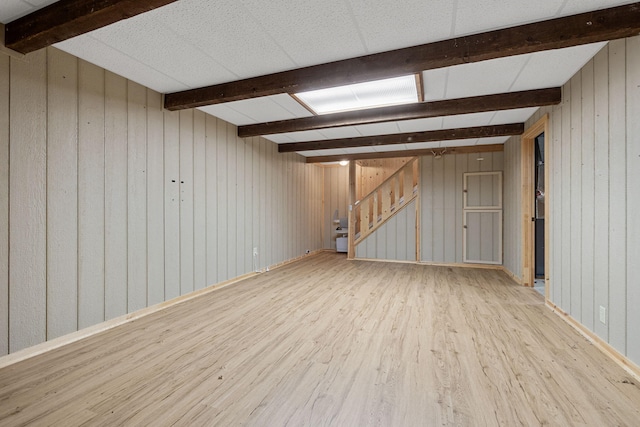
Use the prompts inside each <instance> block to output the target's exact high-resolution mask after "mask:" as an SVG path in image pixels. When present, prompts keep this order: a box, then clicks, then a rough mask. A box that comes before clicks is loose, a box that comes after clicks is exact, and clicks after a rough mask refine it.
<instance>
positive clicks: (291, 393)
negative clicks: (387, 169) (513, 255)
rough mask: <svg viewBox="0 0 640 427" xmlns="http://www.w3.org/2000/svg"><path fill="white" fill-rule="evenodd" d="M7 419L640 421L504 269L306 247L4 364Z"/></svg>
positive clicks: (570, 335) (1, 412)
mask: <svg viewBox="0 0 640 427" xmlns="http://www.w3.org/2000/svg"><path fill="white" fill-rule="evenodd" d="M0 424H1V425H11V426H17V425H26V424H29V425H61V426H75V425H153V426H163V425H182V426H198V425H222V426H231V425H263V426H280V425H295V426H300V425H310V426H318V425H335V426H365V425H380V426H414V425H415V426H431V425H472V426H482V425H504V426H516V425H543V424H548V425H556V426H569V425H593V426H607V425H612V426H613V425H629V426H632V425H636V426H637V425H639V424H640V387H639V386H638V385H637V384H635V381H634V380H633V379H632V378H631V377H629V376H628V375H627V373H626V372H625V371H623V370H622V369H621V368H619V367H618V366H617V365H616V364H614V363H613V362H612V361H611V360H610V359H608V358H607V357H606V356H604V355H603V354H602V353H601V352H599V351H598V350H597V349H596V348H595V347H593V346H592V345H591V344H590V343H589V342H588V341H586V340H585V339H584V338H583V337H582V336H580V335H579V334H578V333H576V332H575V331H574V330H573V329H572V328H571V327H569V326H568V325H567V324H566V323H564V322H563V321H562V320H561V319H560V318H558V317H557V316H556V315H555V314H553V313H552V312H551V311H550V310H548V309H547V308H545V307H544V305H543V301H542V298H541V296H540V295H539V294H537V293H536V292H535V291H534V290H533V289H528V288H523V287H520V286H517V285H515V284H513V282H511V281H510V279H509V278H508V277H507V276H506V275H505V274H504V273H502V272H499V271H495V270H474V269H461V268H447V267H432V266H417V265H410V264H387V263H378V262H364V261H353V262H348V261H346V260H345V259H344V257H343V256H342V255H334V254H329V253H324V254H320V255H318V256H314V257H309V258H306V259H304V260H302V261H300V262H296V263H294V264H291V265H289V266H286V267H283V268H280V269H277V270H274V271H271V272H269V273H264V274H261V275H259V276H257V277H254V278H251V279H248V280H245V281H243V282H241V283H238V284H235V285H232V286H230V287H227V288H223V289H220V290H217V291H214V292H211V293H210V294H207V295H204V296H201V297H198V298H196V299H194V300H190V301H187V302H184V303H181V304H179V305H176V306H174V307H171V308H169V309H166V310H164V311H161V312H158V313H155V314H152V315H150V316H147V317H145V318H142V319H139V320H136V321H134V322H132V323H129V324H127V325H124V326H121V327H117V328H115V329H112V330H110V331H107V332H104V333H101V334H99V335H96V336H93V337H91V338H88V339H85V340H82V341H79V342H77V343H74V344H71V345H68V346H65V347H62V348H60V349H57V350H54V351H51V352H49V353H47V354H44V355H41V356H38V357H35V358H32V359H29V360H26V361H24V362H21V363H18V364H15V365H11V366H9V367H7V368H4V369H2V370H0Z"/></svg>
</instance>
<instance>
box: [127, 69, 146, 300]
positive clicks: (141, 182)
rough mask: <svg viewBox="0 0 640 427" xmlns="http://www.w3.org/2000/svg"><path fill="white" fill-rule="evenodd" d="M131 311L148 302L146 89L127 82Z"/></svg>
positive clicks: (128, 251)
mask: <svg viewBox="0 0 640 427" xmlns="http://www.w3.org/2000/svg"><path fill="white" fill-rule="evenodd" d="M127 113H128V117H127V122H128V136H129V140H128V149H129V150H128V157H129V158H128V160H129V161H128V174H127V177H128V202H127V207H128V221H127V224H128V225H127V227H128V238H129V241H128V250H127V253H128V256H129V260H128V269H129V271H128V281H127V282H128V287H127V289H128V299H127V304H128V305H127V310H128V312H129V313H131V312H134V311H136V310H140V309H141V308H144V307H146V306H147V293H148V292H147V170H146V169H147V92H146V88H144V87H143V86H140V85H139V84H137V83H134V82H131V81H129V82H128V105H127Z"/></svg>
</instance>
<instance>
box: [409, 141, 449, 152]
mask: <svg viewBox="0 0 640 427" xmlns="http://www.w3.org/2000/svg"><path fill="white" fill-rule="evenodd" d="M446 143H447V141H442V142H440V141H433V142H416V143H413V144H407V150H425V149H429V148H439V147H441V146H442V145H446Z"/></svg>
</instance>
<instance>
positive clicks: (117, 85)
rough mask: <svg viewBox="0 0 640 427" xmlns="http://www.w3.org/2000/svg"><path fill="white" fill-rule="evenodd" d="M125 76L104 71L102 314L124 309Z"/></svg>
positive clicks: (113, 314)
mask: <svg viewBox="0 0 640 427" xmlns="http://www.w3.org/2000/svg"><path fill="white" fill-rule="evenodd" d="M127 132H128V131H127V80H126V79H124V78H123V77H120V76H118V75H116V74H113V73H110V72H108V71H107V72H106V73H105V141H108V143H106V144H105V146H104V167H105V173H104V175H105V182H104V190H105V193H104V203H105V206H104V208H105V215H104V220H105V224H104V226H105V242H104V244H105V245H104V251H105V258H104V268H105V290H104V295H105V318H107V319H113V318H115V317H118V316H122V315H123V314H126V313H127V270H128V268H127V263H128V261H127V258H128V257H127Z"/></svg>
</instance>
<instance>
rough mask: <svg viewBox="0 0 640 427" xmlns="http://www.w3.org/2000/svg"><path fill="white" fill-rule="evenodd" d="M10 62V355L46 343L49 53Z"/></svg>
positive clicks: (34, 54) (42, 52) (32, 55)
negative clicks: (47, 57)
mask: <svg viewBox="0 0 640 427" xmlns="http://www.w3.org/2000/svg"><path fill="white" fill-rule="evenodd" d="M26 59H27V60H26V61H17V60H12V61H11V70H10V74H11V75H10V82H11V83H10V84H11V91H10V95H9V96H10V112H9V114H10V117H11V123H10V125H9V132H10V136H11V141H12V142H11V143H10V147H9V164H10V165H11V167H10V172H9V173H10V175H9V184H10V188H9V194H10V197H11V200H10V203H9V227H10V228H9V235H10V239H11V240H10V241H9V283H10V285H9V286H10V298H9V316H10V317H9V351H10V352H14V351H17V350H21V349H23V348H26V347H29V346H31V345H34V344H38V343H40V342H42V341H44V340H45V339H46V327H47V325H46V320H47V316H46V303H47V294H46V290H47V283H46V280H47V277H46V185H47V175H46V170H47V165H46V155H47V154H46V153H47V147H46V143H47V126H46V115H47V73H46V67H47V64H46V50H39V51H37V52H34V53H32V54H30V55H27V58H26Z"/></svg>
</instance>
